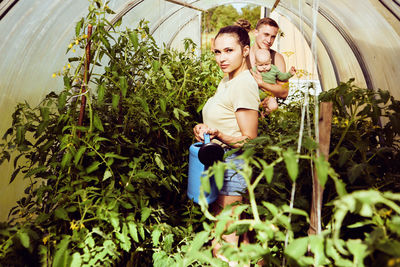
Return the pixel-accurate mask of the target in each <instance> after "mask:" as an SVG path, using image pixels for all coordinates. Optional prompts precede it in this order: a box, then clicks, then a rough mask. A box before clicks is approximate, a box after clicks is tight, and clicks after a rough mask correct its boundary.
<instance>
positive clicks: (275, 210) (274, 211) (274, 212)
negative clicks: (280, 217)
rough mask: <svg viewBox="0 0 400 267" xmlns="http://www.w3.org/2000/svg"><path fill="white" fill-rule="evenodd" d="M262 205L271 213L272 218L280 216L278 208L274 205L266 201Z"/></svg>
mask: <svg viewBox="0 0 400 267" xmlns="http://www.w3.org/2000/svg"><path fill="white" fill-rule="evenodd" d="M262 204H263V205H264V206H265V207H266V208H267V209H268V210H269V211H270V212H271V214H272V216H274V217H275V216H276V215H277V214H278V208H277V207H276V206H275V205H274V204H272V203H270V202H266V201H263V202H262Z"/></svg>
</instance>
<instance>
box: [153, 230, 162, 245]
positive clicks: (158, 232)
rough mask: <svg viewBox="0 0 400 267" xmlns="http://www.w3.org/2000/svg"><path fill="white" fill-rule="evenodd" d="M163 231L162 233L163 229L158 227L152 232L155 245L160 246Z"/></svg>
mask: <svg viewBox="0 0 400 267" xmlns="http://www.w3.org/2000/svg"><path fill="white" fill-rule="evenodd" d="M161 233H162V231H161V230H160V229H158V228H156V229H154V230H153V232H152V233H151V239H152V241H153V246H154V247H157V246H158V244H159V239H160V236H161Z"/></svg>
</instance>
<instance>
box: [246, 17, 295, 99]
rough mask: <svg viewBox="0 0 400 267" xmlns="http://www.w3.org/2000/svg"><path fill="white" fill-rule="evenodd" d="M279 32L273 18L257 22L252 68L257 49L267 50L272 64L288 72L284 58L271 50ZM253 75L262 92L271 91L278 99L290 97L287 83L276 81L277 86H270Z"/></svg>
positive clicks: (256, 74) (254, 73) (251, 52)
mask: <svg viewBox="0 0 400 267" xmlns="http://www.w3.org/2000/svg"><path fill="white" fill-rule="evenodd" d="M278 31H279V26H278V24H277V23H276V21H275V20H273V19H271V18H262V19H260V20H259V21H258V22H257V25H256V28H255V30H254V35H255V44H254V45H253V46H251V48H250V63H251V66H252V67H253V66H255V51H256V50H257V49H267V50H269V51H270V53H271V58H272V64H274V65H275V66H277V67H278V69H279V70H280V71H281V72H286V65H285V60H284V58H283V56H282V55H281V54H280V53H278V52H276V51H275V50H272V49H271V46H272V45H273V44H274V41H275V38H276V36H277V34H278ZM252 74H253V77H254V79H255V80H256V81H257V83H258V86H259V87H260V89H261V90H263V91H269V92H271V93H272V94H273V95H274V96H275V97H278V98H286V97H287V96H288V93H289V88H288V86H285V82H282V81H276V84H269V83H266V82H264V81H263V80H262V77H261V74H260V73H258V72H254V71H252ZM266 100H267V99H266ZM262 104H263V105H264V104H266V103H264V101H263V103H262Z"/></svg>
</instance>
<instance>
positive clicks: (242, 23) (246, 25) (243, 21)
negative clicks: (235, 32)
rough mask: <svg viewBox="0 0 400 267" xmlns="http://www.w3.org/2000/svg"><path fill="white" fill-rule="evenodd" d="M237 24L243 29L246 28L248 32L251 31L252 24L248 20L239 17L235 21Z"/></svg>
mask: <svg viewBox="0 0 400 267" xmlns="http://www.w3.org/2000/svg"><path fill="white" fill-rule="evenodd" d="M235 25H236V26H240V27H242V28H243V29H245V30H246V31H247V32H249V31H251V24H250V22H249V21H248V20H246V19H238V20H237V21H235Z"/></svg>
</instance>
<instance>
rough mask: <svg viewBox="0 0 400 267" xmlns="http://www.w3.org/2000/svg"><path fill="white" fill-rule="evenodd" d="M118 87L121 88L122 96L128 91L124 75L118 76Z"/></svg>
mask: <svg viewBox="0 0 400 267" xmlns="http://www.w3.org/2000/svg"><path fill="white" fill-rule="evenodd" d="M119 87H120V88H121V93H122V96H123V97H126V92H127V91H128V84H127V81H126V77H125V76H119Z"/></svg>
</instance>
